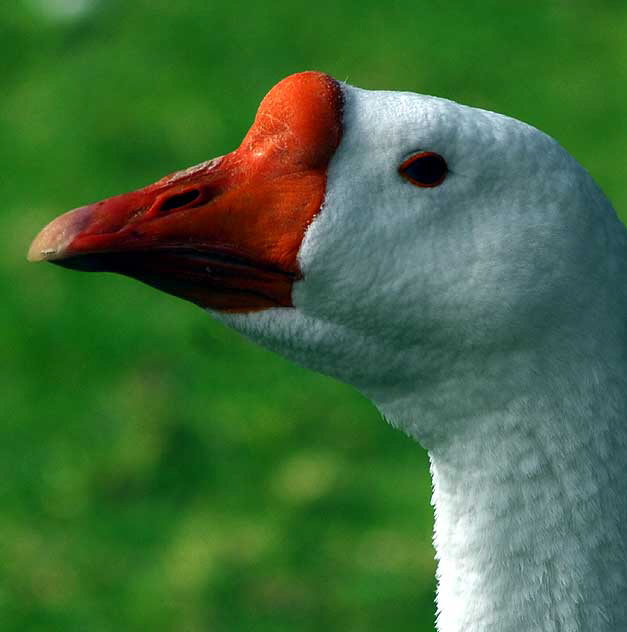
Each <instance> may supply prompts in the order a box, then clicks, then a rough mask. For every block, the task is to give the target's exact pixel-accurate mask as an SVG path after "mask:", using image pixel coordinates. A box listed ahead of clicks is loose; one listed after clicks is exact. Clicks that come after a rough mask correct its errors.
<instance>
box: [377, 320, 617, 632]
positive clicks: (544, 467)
mask: <svg viewBox="0 0 627 632" xmlns="http://www.w3.org/2000/svg"><path fill="white" fill-rule="evenodd" d="M624 329H625V327H624V324H623V325H622V326H620V325H618V330H620V331H624ZM616 331H617V330H616V329H615V330H614V332H610V333H608V332H605V333H606V334H607V335H609V340H619V341H621V344H615V343H613V345H608V348H606V349H605V350H604V352H603V353H601V352H600V349H599V348H598V347H599V345H603V344H605V343H603V342H602V341H603V339H604V336H603V335H601V336H593V338H595V340H592V338H590V339H589V340H588V341H586V342H584V343H582V345H581V347H582V352H581V353H570V354H564V353H560V352H559V351H558V350H557V349H556V348H553V349H551V346H550V345H549V346H545V345H544V344H543V345H542V347H541V348H539V349H538V350H537V352H535V353H521V354H520V355H519V356H517V355H516V354H508V355H507V359H505V358H504V359H503V360H502V362H498V361H493V362H491V363H489V364H488V365H486V367H484V368H479V367H478V365H477V363H476V362H475V361H473V362H471V363H470V366H472V365H474V366H475V369H474V376H473V377H472V378H471V377H470V376H469V375H468V372H466V371H463V372H462V374H458V375H457V376H455V375H454V373H455V372H454V371H453V377H452V378H451V379H450V380H449V381H448V382H447V383H446V384H445V385H443V384H440V385H438V387H437V388H435V389H431V390H430V391H428V392H418V393H414V395H413V396H409V397H407V398H403V399H402V400H400V401H399V400H396V401H394V402H387V403H386V404H383V405H380V408H381V410H382V411H383V412H384V414H385V415H386V416H387V417H388V419H389V420H390V421H391V422H392V423H394V424H395V425H397V426H400V427H403V428H404V429H405V430H406V431H407V432H408V433H409V434H412V435H413V436H414V437H415V438H416V439H418V440H419V441H420V442H421V443H422V444H423V445H424V446H425V447H427V449H428V451H429V456H430V460H431V473H432V477H433V505H434V509H435V533H434V543H435V548H436V556H437V560H438V595H437V605H438V622H437V626H438V630H439V631H440V632H488V631H491V632H492V631H494V630H498V631H499V632H536V631H540V630H541V631H543V632H545V631H546V632H593V631H594V632H618V631H619V630H627V563H626V560H627V555H626V548H627V502H626V500H625V499H626V498H627V397H626V393H627V380H626V377H625V348H624V345H623V344H622V341H623V340H624V336H623V335H618V336H616V337H615V336H613V335H612V333H614V334H615V333H616ZM562 333H564V332H562ZM609 346H612V348H609ZM568 357H570V360H569V361H568V362H566V361H565V360H566V359H567V358H568ZM599 358H602V360H601V361H600V360H599ZM483 369H484V370H483ZM462 384H465V385H466V390H465V391H464V392H463V393H462V394H461V395H460V389H461V385H462ZM469 384H472V385H473V386H471V387H468V385H469ZM490 384H492V385H494V384H496V385H497V387H498V388H497V390H498V396H496V395H494V396H493V397H491V398H489V397H487V396H486V389H488V388H489V385H490ZM493 389H494V386H492V390H491V392H493ZM418 390H419V389H418ZM443 390H447V391H451V392H454V393H456V394H457V395H456V401H458V402H459V401H466V402H467V406H468V408H467V409H466V410H463V408H462V409H458V410H455V411H454V414H453V415H451V416H450V417H449V418H448V419H446V418H445V417H444V416H443V415H442V414H441V412H442V411H441V408H442V402H446V401H448V400H449V399H451V398H447V396H446V394H445V393H443V392H442V391H443ZM480 401H484V402H489V401H492V402H495V401H496V402H497V403H496V405H493V406H490V405H486V406H483V407H481V406H479V405H478V402H480ZM445 408H446V407H445ZM438 409H440V410H439V412H440V414H438ZM412 410H413V414H412V413H411V411H412ZM471 410H475V411H477V410H480V411H482V412H481V413H480V414H470V411H471ZM444 428H445V429H446V430H444Z"/></svg>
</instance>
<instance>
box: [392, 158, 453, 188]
mask: <svg viewBox="0 0 627 632" xmlns="http://www.w3.org/2000/svg"><path fill="white" fill-rule="evenodd" d="M398 171H399V173H400V174H401V175H402V176H403V178H405V179H407V180H409V181H410V182H411V183H412V184H415V185H416V186H417V187H437V186H438V184H441V183H442V182H443V181H444V178H446V174H447V173H448V166H447V164H446V160H444V158H442V156H440V154H436V153H434V152H432V151H422V152H420V153H419V154H415V155H413V156H411V157H409V158H408V159H407V160H405V161H404V162H403V163H402V164H401V166H400V167H399V168H398Z"/></svg>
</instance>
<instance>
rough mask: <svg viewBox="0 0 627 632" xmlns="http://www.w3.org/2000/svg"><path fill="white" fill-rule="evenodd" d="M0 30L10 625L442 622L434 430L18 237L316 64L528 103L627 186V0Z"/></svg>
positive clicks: (70, 2) (170, 156)
mask: <svg viewBox="0 0 627 632" xmlns="http://www.w3.org/2000/svg"><path fill="white" fill-rule="evenodd" d="M0 52H1V57H0V59H1V62H0V64H1V66H0V67H1V68H2V73H1V74H0V85H1V92H0V139H1V140H0V156H1V160H2V170H1V172H0V178H1V184H2V197H3V199H2V205H1V207H0V213H1V218H2V224H1V225H2V232H3V239H2V248H1V249H0V290H1V292H2V309H1V310H0V332H1V333H0V357H1V358H2V362H1V364H0V385H1V386H0V389H1V392H0V417H1V419H2V423H1V424H0V629H2V630H3V631H12V630H16V631H20V632H22V631H25V630H26V631H30V630H64V631H65V630H67V631H73V630H76V631H79V630H80V631H86V630H87V631H89V632H99V631H103V632H104V631H109V630H111V631H113V630H125V631H126V630H129V631H135V630H138V631H139V630H151V631H155V632H160V631H166V630H167V631H169V630H172V631H179V630H185V631H190V632H192V631H196V630H199V631H204V630H211V631H214V630H215V631H222V630H225V631H226V630H228V631H231V630H235V631H238V630H260V631H279V630H304V631H308V630H338V631H339V630H357V631H368V630H373V631H374V630H382V629H386V630H432V629H433V618H434V607H433V590H434V580H433V576H434V563H433V561H432V558H433V550H432V547H431V526H432V516H431V509H430V506H429V495H430V482H429V477H428V463H427V458H426V455H425V453H424V452H423V451H422V450H421V449H420V448H419V447H418V446H416V445H415V444H414V443H412V442H411V441H410V440H409V439H407V438H405V437H404V436H402V435H401V434H400V433H398V432H396V431H394V430H392V429H391V428H390V427H388V426H387V425H386V424H385V423H384V422H383V421H382V420H381V419H380V417H379V415H378V414H377V412H376V411H375V410H374V409H373V407H372V406H371V405H370V404H369V403H368V402H367V401H365V400H364V399H363V398H362V397H360V396H359V395H358V394H357V393H355V392H354V391H353V390H351V389H350V388H348V387H347V386H344V385H341V384H338V383H336V382H334V381H332V380H330V379H327V378H324V377H322V376H319V375H315V374H312V373H309V372H307V371H305V370H303V369H300V368H299V367H296V366H293V365H292V364H290V363H288V362H286V361H284V360H282V359H281V358H279V357H276V356H274V355H272V354H270V353H268V352H265V351H263V350H261V349H259V348H257V347H255V346H254V345H252V344H250V343H249V342H247V341H245V340H243V339H241V338H240V337H239V336H238V335H236V334H234V333H232V332H229V331H227V330H225V329H224V328H223V327H221V326H219V325H218V324H216V323H213V322H211V320H210V319H209V318H208V317H207V316H206V315H205V314H204V313H203V312H202V311H201V310H199V309H198V308H196V307H194V306H192V305H191V304H188V303H185V302H183V301H180V300H177V299H175V298H172V297H170V296H166V295H164V294H160V293H158V292H156V291H154V290H151V289H150V288H147V287H144V286H142V285H141V284H138V283H136V282H134V281H132V280H130V279H125V278H122V277H115V276H112V275H93V276H92V275H85V274H81V273H76V272H69V271H65V270H61V269H59V268H55V267H53V266H46V265H37V266H34V265H29V264H26V262H25V253H26V250H27V247H28V244H29V242H30V239H31V238H32V237H33V236H34V234H35V233H36V232H37V230H38V229H39V228H40V227H41V226H42V225H43V224H44V223H45V222H47V221H48V220H49V219H51V218H52V217H53V216H55V215H56V214H58V213H59V212H61V211H63V210H66V209H69V208H72V207H76V206H80V205H82V204H86V203H89V202H93V201H96V200H98V199H100V198H103V197H108V196H110V195H113V194H115V193H119V192H122V191H126V190H131V189H135V188H137V187H139V186H142V185H144V184H147V183H149V182H152V181H154V180H155V179H157V178H158V177H160V176H162V175H164V174H165V173H168V172H171V171H174V170H176V169H179V168H183V167H185V166H188V165H191V164H194V163H197V162H200V161H203V160H206V159H207V158H209V157H212V156H215V155H219V154H223V153H226V152H227V151H229V150H231V149H233V148H235V147H236V146H237V144H238V143H239V141H240V140H241V138H242V137H243V135H244V133H245V132H246V130H247V128H248V126H249V125H250V122H251V121H252V118H253V115H254V112H255V108H256V106H257V104H258V103H259V101H260V99H261V97H262V96H263V94H264V93H265V92H266V91H267V90H268V89H269V88H270V87H271V86H272V85H273V84H274V83H275V82H277V81H278V80H279V79H281V78H282V77H284V76H285V75H287V74H290V73H292V72H295V71H299V70H304V69H320V70H325V71H327V72H330V73H331V74H333V75H334V76H336V77H337V78H339V79H342V80H345V79H347V80H348V81H349V82H350V83H353V84H355V85H358V86H361V87H364V88H385V89H396V90H415V91H419V92H424V93H428V94H436V95H440V96H445V97H448V98H451V99H454V100H457V101H461V102H464V103H468V104H470V105H475V106H479V107H484V108H488V109H493V110H497V111H499V112H503V113H506V114H509V115H512V116H515V117H517V118H520V119H522V120H525V121H527V122H530V123H532V124H534V125H536V126H537V127H540V128H541V129H543V130H545V131H547V132H548V133H550V134H551V135H552V136H554V137H556V138H558V139H559V140H560V141H561V142H562V144H564V145H565V146H566V148H567V149H569V150H570V151H571V152H572V153H573V154H574V155H575V156H576V157H577V158H578V159H579V160H580V161H581V162H582V163H583V164H584V165H585V166H586V167H587V168H588V169H589V170H590V171H591V172H592V174H593V175H594V176H595V178H596V179H597V181H598V182H599V183H600V184H601V186H602V187H603V188H604V190H605V191H606V192H607V193H608V195H609V197H610V198H611V199H612V200H613V201H614V204H615V206H616V208H618V209H619V210H621V209H622V210H623V211H624V210H625V209H627V199H626V197H627V187H626V186H625V164H626V160H625V156H626V155H627V99H626V97H627V87H626V86H627V83H626V79H627V5H626V4H625V3H624V2H618V1H614V2H612V1H610V0H605V2H602V1H597V2H594V3H590V2H578V1H575V0H569V1H566V0H562V1H557V0H556V1H554V2H524V1H522V2H517V3H509V2H497V1H495V0H483V1H481V2H468V1H462V0H448V1H447V2H439V1H432V2H421V1H417V2H412V3H409V2H380V1H376V2H375V1H373V0H361V1H360V2H348V1H342V0H340V1H336V2H326V1H324V0H323V1H319V2H316V3H312V4H309V3H293V4H292V3H276V2H263V3H258V4H244V3H230V2H229V3H227V2H223V3H213V2H207V1H205V0H178V1H176V2H174V1H169V2H161V1H155V0H150V1H149V0H140V1H137V2H122V1H121V0H101V1H100V2H93V1H89V0H55V1H51V0H32V1H31V2H27V1H23V2H20V1H19V0H18V1H15V2H5V3H3V7H2V8H1V9H0ZM622 217H623V218H625V214H623V215H622Z"/></svg>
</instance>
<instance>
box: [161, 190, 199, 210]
mask: <svg viewBox="0 0 627 632" xmlns="http://www.w3.org/2000/svg"><path fill="white" fill-rule="evenodd" d="M199 197H200V191H199V190H198V189H190V190H189V191H183V193H176V194H175V195H171V196H170V197H167V198H165V199H164V200H163V201H162V202H161V204H160V205H159V206H158V210H159V212H160V213H167V212H168V211H174V210H176V209H180V208H183V207H184V206H188V205H189V204H191V203H192V202H195V201H196V200H197V199H198V198H199Z"/></svg>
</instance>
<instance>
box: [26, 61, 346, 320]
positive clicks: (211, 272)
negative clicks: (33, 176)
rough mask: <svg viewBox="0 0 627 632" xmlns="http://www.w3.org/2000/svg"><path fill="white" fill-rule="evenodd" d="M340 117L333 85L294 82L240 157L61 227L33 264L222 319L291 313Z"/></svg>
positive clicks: (75, 214) (329, 81) (264, 110)
mask: <svg viewBox="0 0 627 632" xmlns="http://www.w3.org/2000/svg"><path fill="white" fill-rule="evenodd" d="M341 109H342V95H341V88H340V86H339V84H338V83H337V82H336V81H335V80H334V79H333V78H331V77H329V76H328V75H325V74H323V73H318V72H303V73H299V74H296V75H292V76H290V77H287V78H286V79H284V80H283V81H281V82H280V83H278V84H277V85H276V86H275V87H274V88H273V89H272V90H271V91H270V92H269V93H268V94H267V95H266V97H265V98H264V100H263V101H262V103H261V105H260V106H259V110H258V112H257V116H256V118H255V122H254V123H253V126H252V127H251V129H250V130H249V132H248V134H247V135H246V137H245V138H244V140H243V141H242V144H241V145H240V147H239V148H238V149H236V150H235V151H234V152H232V153H230V154H228V155H226V156H222V157H220V158H216V159H214V160H210V161H209V162H206V163H203V164H200V165H198V166H196V167H192V168H190V169H186V170H185V171H180V172H178V173H175V174H172V175H170V176H167V177H165V178H163V179H161V180H159V181H158V182H156V183H154V184H152V185H150V186H147V187H145V188H143V189H139V190H138V191H134V192H132V193H126V194H123V195H118V196H115V197H112V198H109V199H107V200H103V201H102V202H97V203H96V204H91V205H89V206H83V207H81V208H78V209H76V210H73V211H70V212H68V213H65V214H64V215H61V216H60V217H57V218H56V219H55V220H53V221H52V222H51V223H50V224H48V225H47V226H46V227H45V228H44V229H43V230H42V231H41V232H40V233H39V235H37V237H36V238H35V240H34V241H33V243H32V245H31V247H30V250H29V253H28V258H29V260H30V261H51V262H53V263H57V264H59V265H62V266H65V267H68V268H74V269H79V270H90V271H106V272H117V273H120V274H124V275H127V276H131V277H133V278H136V279H138V280H140V281H143V282H145V283H148V284H149V285H152V286H154V287H156V288H159V289H161V290H163V291H165V292H168V293H170V294H174V295H176V296H180V297H182V298H184V299H187V300H189V301H192V302H193V303H196V304H198V305H200V306H202V307H207V308H211V309H217V310H221V311H228V312H248V311H255V310H261V309H266V308H269V307H290V306H292V300H291V294H292V284H293V283H294V281H296V280H298V279H300V278H302V275H301V272H300V269H299V266H298V261H297V255H298V251H299V248H300V245H301V242H302V239H303V237H304V234H305V231H306V229H307V226H308V225H309V224H310V223H311V221H312V220H313V218H314V217H315V215H316V214H317V213H318V212H319V210H320V208H321V206H322V202H323V199H324V194H325V189H326V173H327V168H328V165H329V162H330V160H331V158H332V157H333V154H334V153H335V150H336V148H337V146H338V144H339V142H340V137H341V132H342V122H341Z"/></svg>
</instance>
